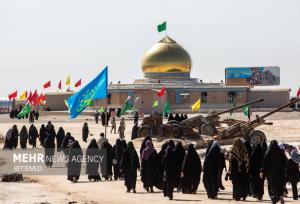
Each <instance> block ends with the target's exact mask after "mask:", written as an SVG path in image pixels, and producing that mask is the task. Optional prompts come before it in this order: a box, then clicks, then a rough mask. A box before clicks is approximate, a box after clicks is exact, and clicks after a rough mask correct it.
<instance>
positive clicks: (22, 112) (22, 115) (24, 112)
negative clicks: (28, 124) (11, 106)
mask: <svg viewBox="0 0 300 204" xmlns="http://www.w3.org/2000/svg"><path fill="white" fill-rule="evenodd" d="M28 113H30V105H29V103H27V104H26V105H25V106H24V108H23V109H22V110H21V112H20V113H19V114H18V115H17V118H22V117H24V116H26V115H27V114H28Z"/></svg>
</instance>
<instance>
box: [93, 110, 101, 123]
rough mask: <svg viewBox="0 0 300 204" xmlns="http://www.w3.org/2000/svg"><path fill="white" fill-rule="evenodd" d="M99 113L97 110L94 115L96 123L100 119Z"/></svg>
mask: <svg viewBox="0 0 300 204" xmlns="http://www.w3.org/2000/svg"><path fill="white" fill-rule="evenodd" d="M99 115H100V113H99V111H98V110H96V112H95V115H94V118H95V123H96V124H98V121H99Z"/></svg>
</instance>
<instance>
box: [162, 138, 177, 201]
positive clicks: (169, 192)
mask: <svg viewBox="0 0 300 204" xmlns="http://www.w3.org/2000/svg"><path fill="white" fill-rule="evenodd" d="M174 148H175V145H174V141H173V140H170V141H169V142H168V147H167V149H166V152H165V155H164V157H163V161H162V163H163V169H164V187H163V191H164V196H165V197H169V199H170V200H173V191H174V188H175V185H176V182H177V178H176V158H175V154H174V151H173V150H174Z"/></svg>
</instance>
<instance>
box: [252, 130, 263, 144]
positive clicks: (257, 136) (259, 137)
mask: <svg viewBox="0 0 300 204" xmlns="http://www.w3.org/2000/svg"><path fill="white" fill-rule="evenodd" d="M249 139H250V142H251V144H253V145H257V144H261V143H262V142H263V141H264V140H265V139H266V135H265V133H264V132H263V131H261V130H253V131H252V132H251V133H250V134H249Z"/></svg>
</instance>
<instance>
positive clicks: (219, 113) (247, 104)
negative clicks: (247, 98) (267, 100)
mask: <svg viewBox="0 0 300 204" xmlns="http://www.w3.org/2000/svg"><path fill="white" fill-rule="evenodd" d="M263 101H264V99H263V98H260V99H257V100H255V101H251V102H249V103H245V104H242V105H239V106H235V107H233V108H230V109H228V110H224V111H220V112H218V113H214V114H211V115H209V116H206V117H215V116H219V115H222V114H224V113H229V112H232V111H234V110H237V109H239V108H243V107H245V106H249V105H252V104H254V103H259V102H263Z"/></svg>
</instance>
